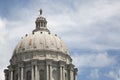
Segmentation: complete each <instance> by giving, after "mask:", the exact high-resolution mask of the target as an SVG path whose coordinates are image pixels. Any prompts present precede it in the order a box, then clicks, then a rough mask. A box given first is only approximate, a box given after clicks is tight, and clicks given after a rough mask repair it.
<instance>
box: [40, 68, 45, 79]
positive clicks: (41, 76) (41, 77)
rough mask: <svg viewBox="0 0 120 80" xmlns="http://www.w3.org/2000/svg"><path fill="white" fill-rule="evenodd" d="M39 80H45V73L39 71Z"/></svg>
mask: <svg viewBox="0 0 120 80" xmlns="http://www.w3.org/2000/svg"><path fill="white" fill-rule="evenodd" d="M40 80H45V71H44V70H40Z"/></svg>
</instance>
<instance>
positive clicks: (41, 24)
mask: <svg viewBox="0 0 120 80" xmlns="http://www.w3.org/2000/svg"><path fill="white" fill-rule="evenodd" d="M39 12H40V16H39V17H37V19H36V21H35V24H36V29H35V30H33V32H35V31H48V32H49V30H48V29H47V20H46V18H45V17H43V16H42V9H40V10H39Z"/></svg>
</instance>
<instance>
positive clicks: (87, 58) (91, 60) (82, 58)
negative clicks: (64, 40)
mask: <svg viewBox="0 0 120 80" xmlns="http://www.w3.org/2000/svg"><path fill="white" fill-rule="evenodd" d="M72 59H73V63H74V64H75V65H76V66H77V67H78V68H85V67H93V68H103V67H108V66H111V65H114V64H115V63H116V60H115V58H114V57H112V56H109V55H108V54H107V53H98V54H82V55H79V54H78V53H77V54H75V55H73V56H72Z"/></svg>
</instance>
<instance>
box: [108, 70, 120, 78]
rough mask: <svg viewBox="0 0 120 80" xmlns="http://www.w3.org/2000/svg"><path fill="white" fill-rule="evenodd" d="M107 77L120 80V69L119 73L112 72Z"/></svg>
mask: <svg viewBox="0 0 120 80" xmlns="http://www.w3.org/2000/svg"><path fill="white" fill-rule="evenodd" d="M106 76H107V77H109V78H111V79H114V80H120V69H118V70H117V71H113V70H111V71H109V73H108V74H107V75H106Z"/></svg>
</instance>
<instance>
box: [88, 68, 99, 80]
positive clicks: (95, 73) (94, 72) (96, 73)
mask: <svg viewBox="0 0 120 80" xmlns="http://www.w3.org/2000/svg"><path fill="white" fill-rule="evenodd" d="M89 77H90V78H93V79H98V78H99V77H100V76H99V70H98V69H94V70H92V71H91V72H90V75H89Z"/></svg>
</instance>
